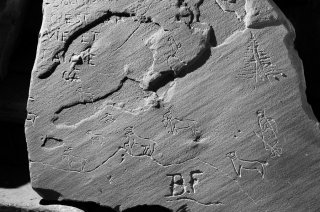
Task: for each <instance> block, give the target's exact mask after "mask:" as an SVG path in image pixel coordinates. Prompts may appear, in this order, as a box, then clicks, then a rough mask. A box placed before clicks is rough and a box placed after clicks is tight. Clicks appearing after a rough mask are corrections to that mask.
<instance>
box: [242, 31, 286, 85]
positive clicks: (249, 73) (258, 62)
mask: <svg viewBox="0 0 320 212" xmlns="http://www.w3.org/2000/svg"><path fill="white" fill-rule="evenodd" d="M250 35H251V37H250V40H249V46H248V49H247V53H246V54H247V57H248V59H246V66H245V67H244V70H243V71H242V73H240V74H238V76H239V77H241V78H244V79H252V78H255V83H258V82H259V81H262V82H264V81H265V80H268V82H270V83H271V81H270V77H273V78H274V79H275V80H277V81H279V80H280V79H279V77H287V75H286V74H284V73H282V72H281V71H278V70H277V69H276V66H275V65H273V64H272V62H271V58H270V56H268V54H267V53H266V52H264V50H261V49H260V47H259V44H258V42H257V40H256V38H255V36H254V34H253V33H252V32H250ZM250 63H253V64H254V68H251V67H250V65H249V64H250ZM246 69H248V70H246Z"/></svg>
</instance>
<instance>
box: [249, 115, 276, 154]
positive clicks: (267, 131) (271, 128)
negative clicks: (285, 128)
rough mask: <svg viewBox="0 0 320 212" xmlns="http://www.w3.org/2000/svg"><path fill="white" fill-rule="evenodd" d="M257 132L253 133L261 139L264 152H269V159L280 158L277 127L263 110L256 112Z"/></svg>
mask: <svg viewBox="0 0 320 212" xmlns="http://www.w3.org/2000/svg"><path fill="white" fill-rule="evenodd" d="M257 117H258V126H259V128H260V130H259V131H257V132H256V131H255V132H254V133H255V135H256V136H257V137H258V138H259V139H261V141H262V142H263V146H264V148H265V150H266V151H270V153H271V157H272V158H274V157H280V156H281V154H282V147H281V146H280V143H279V138H278V126H277V123H276V121H275V120H274V119H273V118H271V117H267V116H266V114H265V110H258V111H257Z"/></svg>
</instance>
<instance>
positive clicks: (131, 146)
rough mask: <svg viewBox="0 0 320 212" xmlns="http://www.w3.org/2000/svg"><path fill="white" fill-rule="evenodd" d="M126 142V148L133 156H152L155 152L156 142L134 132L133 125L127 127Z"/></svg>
mask: <svg viewBox="0 0 320 212" xmlns="http://www.w3.org/2000/svg"><path fill="white" fill-rule="evenodd" d="M124 135H125V139H126V141H125V143H124V148H125V149H126V150H127V152H128V154H130V155H131V156H143V155H147V156H151V155H152V153H153V152H154V146H155V142H154V141H152V140H150V139H147V138H142V137H140V136H138V135H137V134H135V133H134V132H133V127H127V128H125V134H124Z"/></svg>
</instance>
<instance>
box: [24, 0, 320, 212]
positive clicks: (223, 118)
mask: <svg viewBox="0 0 320 212" xmlns="http://www.w3.org/2000/svg"><path fill="white" fill-rule="evenodd" d="M43 11H44V19H43V24H42V28H41V31H40V34H39V45H38V52H37V59H36V61H35V65H34V69H33V72H32V80H31V86H30V93H29V101H28V117H27V120H26V137H27V144H28V152H29V160H30V171H31V183H32V187H33V188H34V189H35V190H36V191H37V192H38V193H39V194H40V195H41V196H42V197H43V198H45V199H49V200H50V199H51V200H73V201H83V202H96V203H98V204H101V205H105V206H110V207H112V208H119V209H120V210H124V209H126V208H130V207H134V206H137V205H144V204H149V205H161V206H165V207H168V208H170V209H173V210H179V209H181V208H183V207H188V208H189V209H190V210H191V211H213V210H217V211H266V210H270V211H271V210H273V211H308V210H309V211H316V210H317V209H319V208H320V205H319V203H318V202H319V199H320V198H319V195H318V194H319V191H320V189H319V187H320V184H319V180H320V178H319V176H318V175H319V168H318V167H319V155H320V154H319V152H320V146H319V138H320V131H319V123H318V121H317V120H316V119H315V117H314V115H313V113H312V111H311V109H310V106H309V105H308V104H307V101H306V97H305V82H304V75H303V66H302V62H301V60H300V59H299V57H298V54H297V52H296V51H295V49H294V45H293V42H294V39H295V32H294V29H293V27H292V25H291V24H290V22H289V21H288V20H287V19H286V18H285V16H284V15H283V14H282V12H281V11H280V10H279V9H278V7H277V6H276V5H275V4H274V3H273V2H272V1H271V0H266V1H259V0H189V1H187V0H186V1H183V0H177V1H173V0H166V1H156V0H146V1H132V0H130V1H129V0H108V1H105V0H77V1H76V0H55V1H49V0H46V1H44V3H43Z"/></svg>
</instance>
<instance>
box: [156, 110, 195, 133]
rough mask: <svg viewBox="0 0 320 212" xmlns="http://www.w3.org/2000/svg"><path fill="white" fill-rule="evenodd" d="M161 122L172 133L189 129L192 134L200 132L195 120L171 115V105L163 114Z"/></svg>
mask: <svg viewBox="0 0 320 212" xmlns="http://www.w3.org/2000/svg"><path fill="white" fill-rule="evenodd" d="M162 123H163V126H164V127H165V128H166V129H167V130H168V133H171V134H173V135H175V134H178V133H180V132H181V131H191V133H192V135H193V136H197V135H198V134H199V133H200V131H199V129H198V128H197V125H198V123H197V122H196V121H195V120H192V119H187V118H178V117H175V116H174V115H173V106H170V107H169V108H168V109H167V111H166V112H165V113H164V114H163V119H162Z"/></svg>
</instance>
